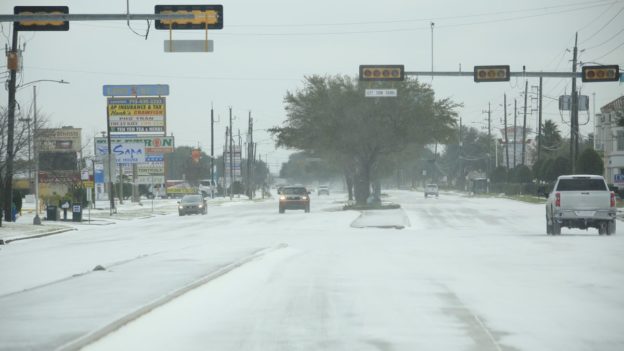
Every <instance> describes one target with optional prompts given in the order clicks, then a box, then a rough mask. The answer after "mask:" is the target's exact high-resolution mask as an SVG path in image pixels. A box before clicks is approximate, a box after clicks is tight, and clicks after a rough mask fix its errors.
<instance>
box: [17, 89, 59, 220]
mask: <svg viewBox="0 0 624 351" xmlns="http://www.w3.org/2000/svg"><path fill="white" fill-rule="evenodd" d="M38 82H53V83H59V84H69V82H66V81H64V80H52V79H40V80H35V81H32V82H28V83H25V84H22V85H21V86H20V87H21V88H23V87H25V86H28V85H31V84H34V83H38ZM37 151H38V149H37V86H36V85H33V154H34V157H35V218H34V219H33V224H34V225H41V218H40V217H39V155H38V153H37Z"/></svg>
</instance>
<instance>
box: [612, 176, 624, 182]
mask: <svg viewBox="0 0 624 351" xmlns="http://www.w3.org/2000/svg"><path fill="white" fill-rule="evenodd" d="M613 183H624V174H614V175H613Z"/></svg>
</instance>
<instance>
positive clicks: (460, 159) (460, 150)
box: [458, 116, 464, 184]
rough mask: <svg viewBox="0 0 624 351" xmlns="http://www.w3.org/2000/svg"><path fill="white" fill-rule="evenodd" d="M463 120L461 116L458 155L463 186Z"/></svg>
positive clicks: (460, 178)
mask: <svg viewBox="0 0 624 351" xmlns="http://www.w3.org/2000/svg"><path fill="white" fill-rule="evenodd" d="M462 144H463V143H462V118H461V116H459V153H458V158H459V180H460V182H461V184H463V181H462V180H463V178H464V170H463V169H462V166H463V162H462V155H461V153H462V146H463V145H462Z"/></svg>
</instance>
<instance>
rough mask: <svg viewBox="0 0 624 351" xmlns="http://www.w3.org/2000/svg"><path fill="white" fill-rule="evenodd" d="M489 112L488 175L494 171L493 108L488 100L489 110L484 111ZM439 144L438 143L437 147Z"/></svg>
mask: <svg viewBox="0 0 624 351" xmlns="http://www.w3.org/2000/svg"><path fill="white" fill-rule="evenodd" d="M486 112H487V114H488V160H487V174H488V177H489V176H490V173H491V171H492V108H491V105H490V103H489V102H488V109H487V111H483V113H486ZM437 146H438V145H437V144H436V147H437Z"/></svg>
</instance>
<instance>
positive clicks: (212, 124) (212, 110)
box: [210, 104, 215, 198]
mask: <svg viewBox="0 0 624 351" xmlns="http://www.w3.org/2000/svg"><path fill="white" fill-rule="evenodd" d="M214 187H215V179H214V109H213V106H212V104H211V105H210V189H211V191H210V197H212V198H214Z"/></svg>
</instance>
